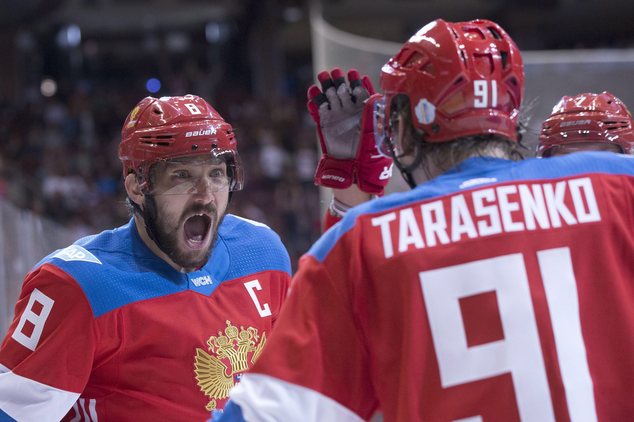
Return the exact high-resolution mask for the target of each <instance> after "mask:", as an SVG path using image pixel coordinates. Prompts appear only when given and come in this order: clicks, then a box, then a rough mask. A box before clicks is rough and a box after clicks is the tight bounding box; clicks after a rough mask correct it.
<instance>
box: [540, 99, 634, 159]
mask: <svg viewBox="0 0 634 422" xmlns="http://www.w3.org/2000/svg"><path fill="white" fill-rule="evenodd" d="M576 151H612V152H616V153H620V154H634V128H633V125H632V115H631V113H630V111H629V110H628V109H627V107H626V106H625V104H623V102H622V101H621V100H619V99H618V98H617V97H615V96H614V95H613V94H611V93H609V92H606V91H604V92H602V93H600V94H595V93H591V92H588V93H583V94H577V95H574V96H571V97H569V96H564V97H562V98H561V100H559V102H558V103H557V105H555V107H554V108H553V111H552V113H551V115H550V116H549V117H548V118H547V119H546V120H545V121H544V123H542V130H541V134H540V136H539V145H538V146H537V156H538V157H553V156H555V155H563V154H569V153H571V152H576Z"/></svg>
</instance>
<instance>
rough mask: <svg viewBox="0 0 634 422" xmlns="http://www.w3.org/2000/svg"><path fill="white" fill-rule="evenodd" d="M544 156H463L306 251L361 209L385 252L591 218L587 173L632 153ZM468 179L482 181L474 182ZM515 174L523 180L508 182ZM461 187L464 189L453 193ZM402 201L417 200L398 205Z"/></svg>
mask: <svg viewBox="0 0 634 422" xmlns="http://www.w3.org/2000/svg"><path fill="white" fill-rule="evenodd" d="M597 157H602V158H601V159H597ZM606 159H607V160H606ZM548 160H553V158H549V159H548ZM548 160H546V159H544V160H537V159H534V160H525V161H521V162H510V161H507V160H501V159H492V158H472V159H469V160H467V161H465V162H463V163H462V164H461V165H459V166H458V167H456V168H455V169H453V170H451V171H449V172H447V173H445V174H444V175H442V176H440V177H438V178H437V179H434V180H433V181H430V182H429V183H426V184H423V185H420V186H418V187H417V188H416V189H414V190H412V191H409V192H404V193H398V194H394V195H389V196H388V197H385V198H382V199H379V200H376V201H372V202H370V203H367V204H364V205H362V206H360V207H357V208H355V209H353V210H351V211H350V212H349V215H346V218H345V219H344V220H343V221H342V222H341V224H340V225H337V226H335V227H337V228H336V229H333V230H331V231H330V232H329V233H328V234H327V235H326V236H324V237H323V238H322V240H321V241H320V242H318V243H317V244H316V245H315V246H314V247H313V248H312V249H311V251H310V252H309V253H310V254H312V255H313V256H315V257H316V258H317V259H318V260H323V258H324V257H325V255H327V253H328V251H329V250H330V249H331V248H332V246H333V245H334V243H335V242H336V240H337V239H338V238H339V237H341V236H342V235H343V234H344V233H346V232H347V231H348V230H349V229H351V228H352V226H353V225H354V223H355V221H356V218H357V217H358V216H360V215H362V214H378V215H377V216H376V217H373V218H371V220H370V221H371V225H372V226H373V227H376V229H377V230H378V231H379V232H380V237H381V239H382V244H383V251H384V255H385V258H391V257H393V256H395V255H397V254H398V253H402V252H406V251H408V250H410V249H421V248H430V247H435V246H439V245H446V244H450V243H453V242H458V241H461V240H464V239H472V238H476V237H480V236H491V235H495V234H499V233H503V232H519V231H530V230H537V229H550V228H559V227H563V226H568V225H575V224H582V223H592V222H598V221H600V220H601V215H600V213H599V207H598V205H597V200H596V197H595V194H594V188H593V186H592V180H591V177H590V176H589V175H590V174H592V173H609V174H632V173H634V160H632V159H631V158H626V156H623V155H619V154H610V153H598V155H597V153H586V154H575V155H573V156H565V157H558V158H557V165H553V164H554V162H548ZM564 178H565V179H564ZM552 179H561V180H552ZM472 180H481V181H483V184H486V185H487V186H486V187H484V188H483V187H479V188H478V186H477V184H475V185H474V184H472V183H470V181H472ZM516 180H517V181H526V182H524V183H521V182H520V183H512V182H514V181H516ZM463 187H470V188H471V189H470V190H468V191H464V192H463V193H459V194H456V192H459V191H461V190H462V188H463ZM433 198H437V199H436V200H430V201H428V202H424V203H422V204H421V203H420V201H425V200H426V199H433ZM410 202H417V205H415V206H406V205H407V204H408V203H410ZM390 209H394V210H393V211H391V212H390Z"/></svg>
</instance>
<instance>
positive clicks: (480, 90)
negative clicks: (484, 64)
mask: <svg viewBox="0 0 634 422" xmlns="http://www.w3.org/2000/svg"><path fill="white" fill-rule="evenodd" d="M489 82H490V83H491V87H490V88H489ZM473 94H474V95H475V98H474V100H473V106H474V107H475V108H489V107H497V106H498V83H497V81H496V80H495V79H494V80H491V81H489V80H486V79H476V80H475V81H473Z"/></svg>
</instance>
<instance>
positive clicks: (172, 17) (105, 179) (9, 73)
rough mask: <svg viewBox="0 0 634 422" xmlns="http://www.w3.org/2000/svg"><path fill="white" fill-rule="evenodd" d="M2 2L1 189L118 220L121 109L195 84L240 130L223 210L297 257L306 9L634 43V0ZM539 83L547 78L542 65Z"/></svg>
mask: <svg viewBox="0 0 634 422" xmlns="http://www.w3.org/2000/svg"><path fill="white" fill-rule="evenodd" d="M0 10H2V12H0V49H1V50H2V52H3V55H2V57H3V59H2V66H0V199H1V200H3V201H5V202H6V203H10V204H12V205H14V206H16V207H18V208H19V209H21V210H27V211H29V212H32V213H34V214H36V215H39V216H42V217H44V218H45V219H46V220H52V221H54V222H56V223H57V224H59V225H62V226H64V227H66V228H67V229H68V230H70V235H71V237H73V238H78V237H80V236H83V235H86V234H90V233H94V232H97V231H100V230H103V229H107V228H111V227H114V226H118V225H120V224H122V223H124V222H126V221H127V219H128V218H129V216H128V214H127V211H126V209H125V207H124V197H123V189H122V183H121V166H120V163H119V161H118V159H117V147H118V143H119V136H120V129H121V124H122V123H123V120H124V119H125V116H126V115H127V113H128V112H129V111H130V109H131V108H132V107H133V106H134V105H135V104H136V103H137V102H138V101H139V100H140V99H141V98H143V97H145V96H147V95H153V96H162V95H183V94H186V93H193V94H197V95H200V96H202V97H204V98H206V99H207V100H208V101H209V102H210V103H211V104H212V105H213V106H214V107H216V108H217V109H218V111H219V112H220V113H221V115H223V116H224V117H225V119H226V120H227V121H229V122H230V123H231V124H232V125H233V126H234V128H235V131H236V135H237V139H238V141H239V149H240V154H241V156H242V159H243V161H244V164H245V167H246V175H247V180H246V182H247V184H246V187H245V190H244V191H243V192H240V193H239V194H236V195H234V197H233V200H232V203H231V205H230V212H233V213H236V214H239V215H242V216H244V217H247V218H251V219H254V220H258V221H261V222H264V223H266V224H268V225H270V226H271V227H272V228H274V229H275V230H276V231H277V232H278V233H280V235H281V236H282V238H283V241H284V242H285V244H286V245H287V247H288V249H289V251H290V253H291V258H292V260H293V262H294V263H295V262H296V261H297V258H298V257H299V256H300V255H301V254H302V253H303V252H305V251H306V250H307V249H308V247H309V246H310V244H311V243H312V242H313V241H314V240H315V239H316V238H317V237H318V235H319V233H320V220H321V214H322V211H321V210H322V209H323V202H324V200H323V199H321V196H320V192H319V190H318V189H317V188H316V187H315V186H314V185H313V183H312V175H313V172H314V169H315V166H316V163H317V160H318V154H319V151H318V148H317V143H316V141H315V132H314V125H313V123H312V121H311V120H310V117H309V115H308V113H307V112H306V109H305V92H306V88H307V87H308V86H309V85H310V84H311V83H312V82H313V78H314V74H315V71H318V70H322V69H321V68H316V66H317V63H315V60H314V59H315V54H316V53H315V52H316V51H319V48H318V47H319V46H317V47H315V40H313V42H312V43H311V30H310V24H309V17H310V14H311V12H312V13H315V10H318V11H319V13H320V14H321V15H320V16H324V17H325V18H327V20H328V21H329V22H330V23H331V24H333V25H335V26H337V27H339V28H343V29H345V30H347V31H349V32H350V33H356V34H358V35H364V36H367V37H373V38H376V39H382V40H386V41H391V42H399V43H400V42H402V41H404V40H405V39H406V38H407V37H408V36H409V35H411V34H412V33H413V32H414V31H415V30H416V29H418V28H419V27H420V26H421V25H422V24H424V23H426V22H428V21H430V20H432V19H434V18H437V17H443V18H445V19H448V20H464V19H471V18H476V17H487V18H490V19H494V20H496V21H498V22H499V23H501V24H502V26H504V27H505V28H506V29H507V30H508V31H509V32H510V33H511V35H512V36H513V38H514V39H515V40H516V41H517V42H518V44H519V46H520V48H521V49H530V50H546V49H551V50H552V49H564V48H565V49H589V48H598V47H601V48H614V49H627V48H631V47H633V46H634V35H633V32H634V29H633V28H634V25H632V22H634V19H633V18H634V13H633V5H632V2H631V0H604V1H603V2H601V3H600V4H599V3H597V2H590V1H586V0H553V1H549V0H530V1H521V2H511V1H508V2H507V1H503V0H496V1H485V0H480V1H478V0H451V1H440V0H424V1H423V0H421V1H415V0H395V1H388V0H376V1H373V2H370V3H368V2H366V1H360V0H324V1H323V2H320V3H317V2H315V3H311V4H309V3H308V2H304V1H301V0H218V1H202V0H179V1H175V0H152V1H141V0H22V1H20V2H15V1H12V0H0ZM377 43H378V42H377ZM378 46H379V47H381V45H380V44H378ZM322 50H323V43H322ZM378 50H381V48H378ZM359 51H360V52H361V54H362V55H363V54H366V53H365V52H364V51H363V49H361V50H359ZM619 51H621V50H619ZM394 52H396V50H394V51H392V52H391V53H394ZM368 54H369V53H368ZM382 54H388V55H389V52H383V53H382ZM364 57H366V56H364ZM356 60H357V66H358V67H361V68H363V66H364V60H363V59H358V58H357V59H356ZM632 62H634V60H631V61H628V62H627V63H626V69H627V66H629V69H632ZM326 64H328V63H327V61H326V62H324V61H323V60H322V63H321V65H326ZM334 64H335V65H338V64H340V63H334ZM373 66H374V68H373V71H375V72H376V73H378V67H377V66H376V65H373ZM362 70H363V69H362ZM567 72H568V71H567V70H565V71H564V76H563V77H569V75H568V74H566V73H567ZM376 73H375V74H373V75H372V76H375V75H376ZM540 78H541V77H540ZM543 79H545V81H543V84H545V87H546V89H548V72H546V75H545V77H544V78H543ZM629 92H631V89H630V91H629ZM574 93H575V92H570V93H569V94H574ZM615 94H616V95H617V96H621V97H623V96H624V95H623V94H622V93H620V92H615ZM555 95H557V97H558V96H559V95H560V94H559V93H557V94H555ZM628 95H629V94H628ZM625 97H627V96H625ZM624 99H626V98H624ZM553 104H554V102H553V101H552V100H550V99H549V103H548V105H547V106H546V107H552V105H553ZM630 107H632V105H631V104H630ZM2 241H3V242H5V244H8V242H10V240H9V239H6V238H5V239H2ZM5 247H6V246H5Z"/></svg>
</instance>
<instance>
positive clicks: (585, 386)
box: [419, 248, 597, 422]
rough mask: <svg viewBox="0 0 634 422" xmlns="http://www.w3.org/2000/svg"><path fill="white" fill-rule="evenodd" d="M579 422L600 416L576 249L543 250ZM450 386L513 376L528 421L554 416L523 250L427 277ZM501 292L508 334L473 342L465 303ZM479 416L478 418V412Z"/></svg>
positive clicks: (565, 376)
mask: <svg viewBox="0 0 634 422" xmlns="http://www.w3.org/2000/svg"><path fill="white" fill-rule="evenodd" d="M537 258H538V262H539V267H540V271H541V276H542V280H543V281H544V289H545V291H546V299H547V304H548V310H549V314H550V319H551V321H552V324H553V333H554V335H555V345H556V348H557V356H558V362H559V366H560V368H561V377H562V380H563V384H564V387H565V391H566V401H567V404H568V410H569V413H570V419H571V421H596V420H597V416H596V410H595V406H594V403H595V401H594V392H593V387H592V379H591V378H590V370H589V368H588V362H587V358H586V350H585V345H584V342H583V337H582V333H581V322H580V320H579V304H578V301H577V288H576V282H575V278H574V272H573V268H572V260H571V258H570V250H569V249H568V248H557V249H549V250H544V251H539V252H537ZM419 278H420V283H421V287H422V290H423V299H424V301H425V306H426V307H427V314H428V318H429V323H430V326H431V333H432V338H433V342H434V349H435V350H436V356H437V357H438V366H439V369H440V378H441V383H442V386H443V387H444V388H446V387H451V386H455V385H459V384H465V383H469V382H473V381H477V380H481V379H485V378H489V377H494V376H497V375H500V374H504V373H509V372H510V373H511V374H512V379H513V386H514V389H515V395H516V400H517V407H518V411H519V414H520V419H521V420H527V421H528V420H530V421H544V422H547V421H554V420H555V416H554V413H553V404H552V400H551V397H550V390H549V387H548V379H547V375H546V369H545V366H544V358H543V355H542V349H541V346H540V340H539V333H538V330H537V323H536V320H535V314H534V311H533V304H532V300H531V293H530V290H529V285H528V276H527V273H526V266H525V264H524V257H523V256H522V254H512V255H505V256H499V257H496V258H491V259H484V260H480V261H474V262H470V263H466V264H461V265H455V266H452V267H446V268H441V269H437V270H431V271H423V272H421V273H420V274H419ZM487 292H495V293H496V296H497V300H498V306H499V315H500V319H501V322H502V327H503V331H504V339H503V340H498V341H494V342H491V343H486V344H481V345H477V346H473V347H469V346H467V339H466V333H465V327H464V321H463V319H462V313H461V310H460V304H459V300H460V299H461V298H463V297H468V296H472V295H476V294H480V293H487ZM474 416H475V415H474Z"/></svg>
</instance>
